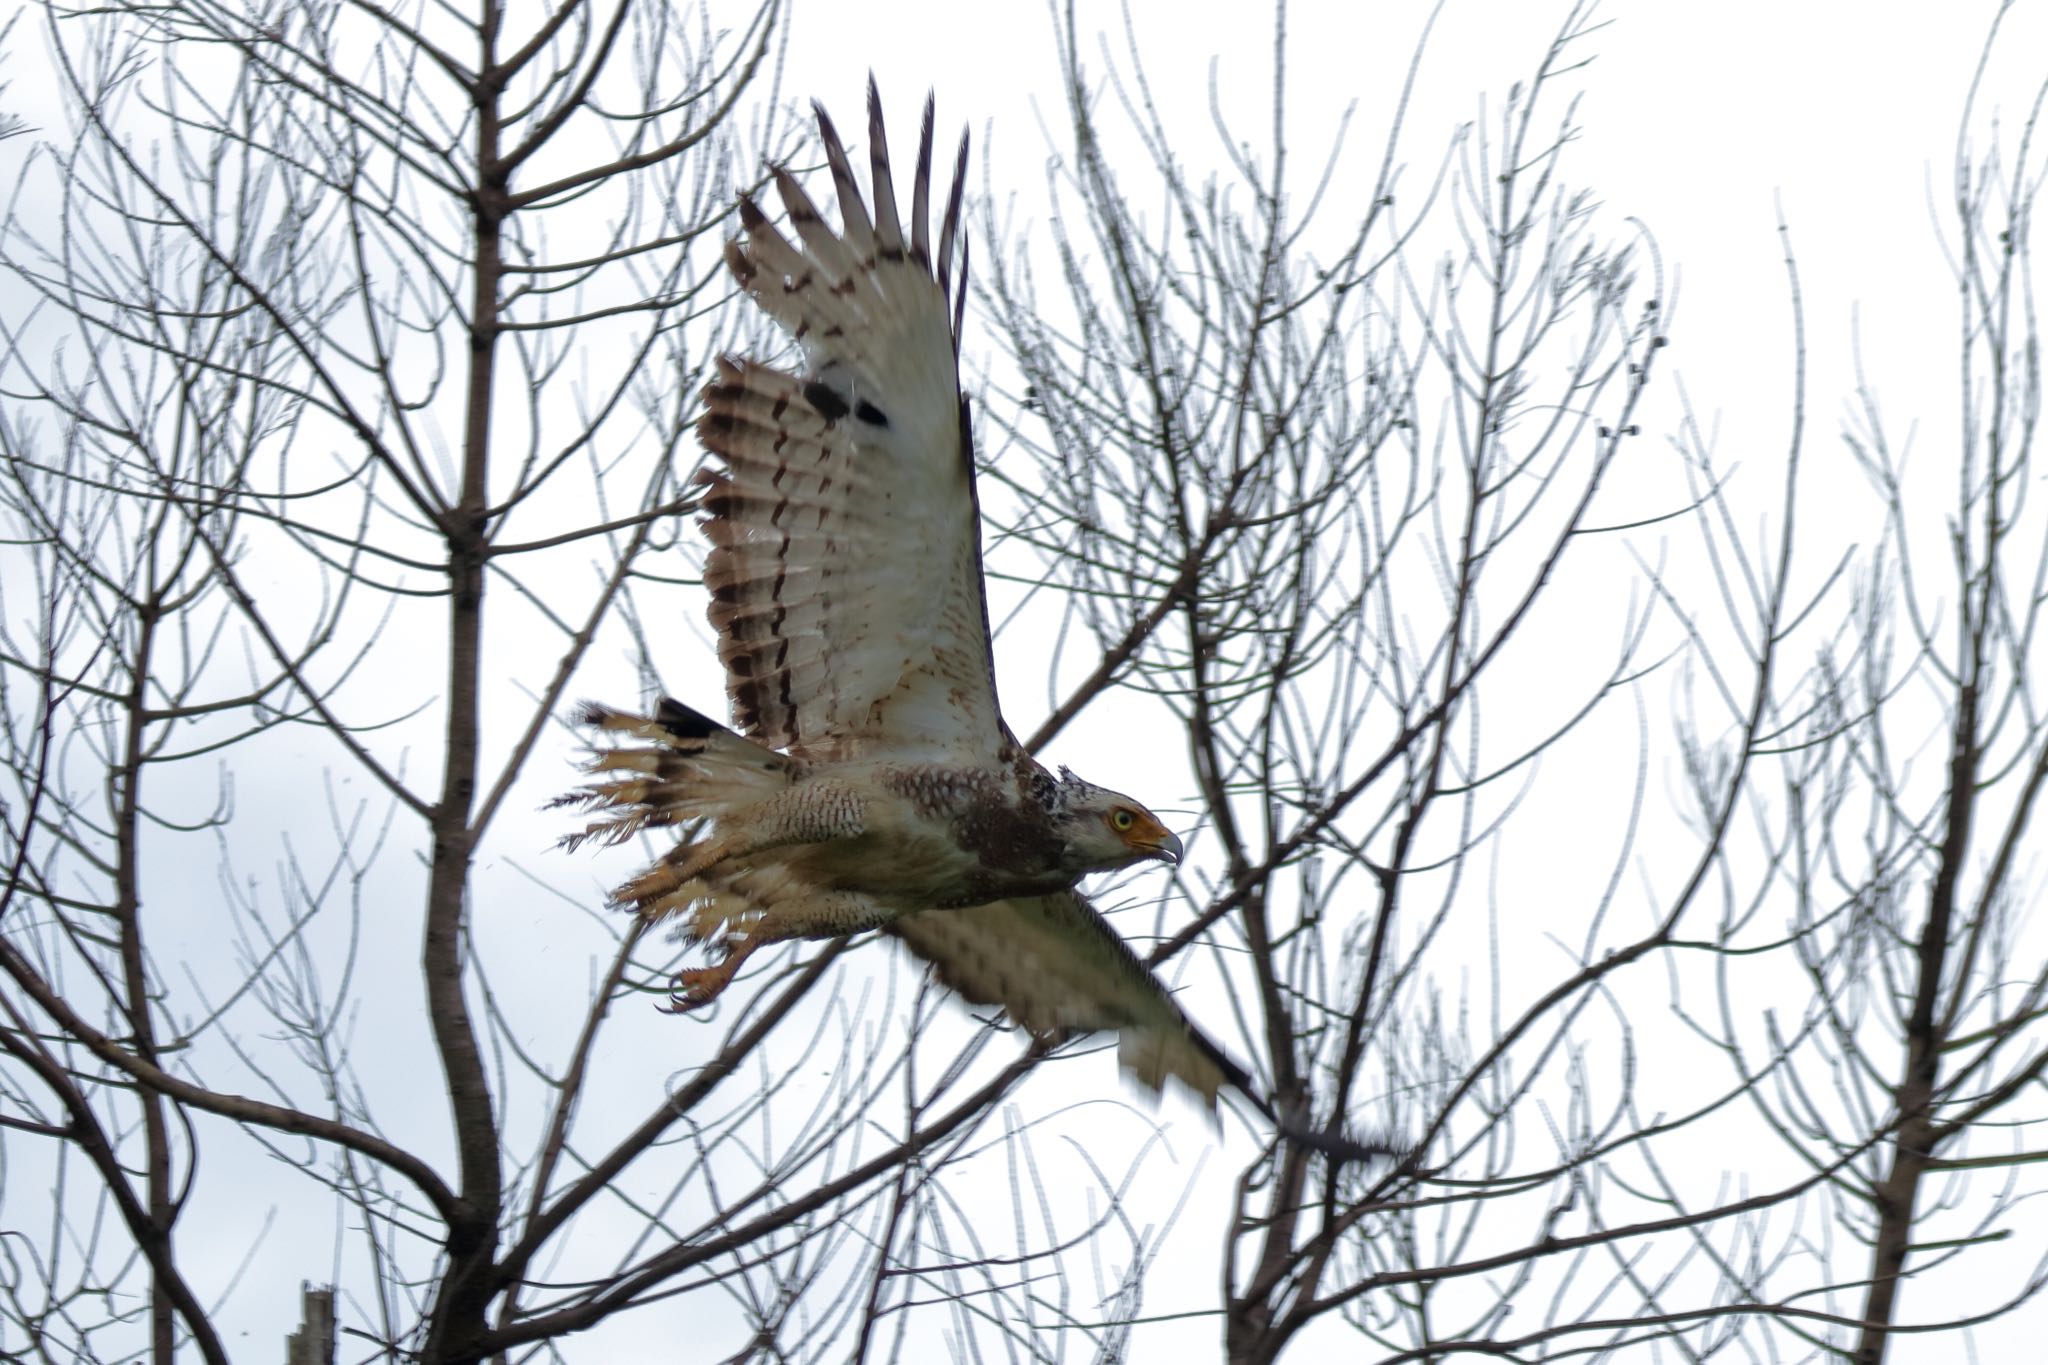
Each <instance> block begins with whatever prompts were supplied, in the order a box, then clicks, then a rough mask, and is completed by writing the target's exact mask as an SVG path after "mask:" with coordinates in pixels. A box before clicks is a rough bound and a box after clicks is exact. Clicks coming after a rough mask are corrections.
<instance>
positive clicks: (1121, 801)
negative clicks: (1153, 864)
mask: <svg viewBox="0 0 2048 1365" xmlns="http://www.w3.org/2000/svg"><path fill="white" fill-rule="evenodd" d="M1052 808H1053V827H1054V829H1055V830H1056V831H1057V832H1058V834H1059V837H1060V841H1061V843H1062V845H1063V848H1062V856H1061V861H1062V862H1063V863H1064V864H1065V865H1066V867H1067V869H1068V870H1069V871H1072V872H1074V873H1075V874H1077V875H1078V874H1080V873H1083V872H1109V871H1113V870H1115V869H1116V868H1119V867H1129V866H1130V865H1131V864H1132V863H1136V862H1142V861H1144V860H1145V859H1147V858H1157V859H1158V860H1159V861H1160V862H1162V863H1178V862H1179V861H1180V854H1181V848H1180V840H1179V839H1176V838H1175V837H1174V836H1173V831H1172V830H1170V829H1168V828H1167V827H1166V826H1165V825H1163V824H1161V823H1160V822H1159V817H1158V816H1156V815H1154V814H1153V813H1152V812H1151V811H1149V810H1146V809H1145V808H1144V807H1143V806H1141V805H1139V804H1138V803H1137V802H1136V801H1133V800H1132V799H1131V798H1130V797H1128V796H1125V795H1124V794H1123V793H1122V792H1113V791H1110V790H1108V789H1107V788H1104V787H1098V786H1096V785H1095V784H1094V783H1092V782H1084V781H1082V780H1081V779H1080V778H1078V777H1076V776H1074V774H1073V773H1072V772H1070V771H1069V770H1067V769H1065V768H1061V769H1060V780H1059V783H1058V785H1057V786H1056V787H1055V788H1054V794H1053V801H1052Z"/></svg>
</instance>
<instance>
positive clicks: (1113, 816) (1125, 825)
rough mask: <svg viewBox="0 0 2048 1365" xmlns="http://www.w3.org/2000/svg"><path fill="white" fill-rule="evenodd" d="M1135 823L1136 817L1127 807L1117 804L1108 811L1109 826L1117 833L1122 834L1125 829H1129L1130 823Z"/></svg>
mask: <svg viewBox="0 0 2048 1365" xmlns="http://www.w3.org/2000/svg"><path fill="white" fill-rule="evenodd" d="M1137 823H1138V817H1137V816H1135V815H1133V814H1132V813H1131V811H1130V809H1129V807H1126V806H1118V807H1117V808H1116V809H1115V810H1113V811H1111V812H1110V813H1109V827H1110V828H1111V829H1113V830H1115V831H1116V832H1117V833H1118V834H1122V833H1123V832H1124V831H1125V830H1127V829H1129V828H1130V827H1131V826H1132V825H1135V824H1137Z"/></svg>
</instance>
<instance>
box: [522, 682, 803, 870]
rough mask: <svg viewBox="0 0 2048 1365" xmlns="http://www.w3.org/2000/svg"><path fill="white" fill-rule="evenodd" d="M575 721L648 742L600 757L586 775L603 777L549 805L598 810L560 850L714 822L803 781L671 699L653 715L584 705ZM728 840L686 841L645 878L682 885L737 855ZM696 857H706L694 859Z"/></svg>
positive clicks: (789, 763)
mask: <svg viewBox="0 0 2048 1365" xmlns="http://www.w3.org/2000/svg"><path fill="white" fill-rule="evenodd" d="M578 719H579V720H581V721H582V722H583V723H584V724H586V725H593V726H596V727H597V728H598V729H600V730H608V731H612V732H614V733H619V734H625V735H632V736H634V737H636V738H639V739H644V740H649V741H652V743H650V744H648V745H645V746H642V745H620V746H619V747H617V748H614V749H607V750H605V751H603V752H602V753H600V754H598V755H597V757H596V758H594V759H592V760H591V762H590V765H589V768H588V771H590V772H591V773H593V774H603V775H604V776H603V777H602V778H601V780H599V781H595V782H592V783H590V784H588V785H587V786H585V787H583V788H582V789H581V790H579V791H574V792H571V793H569V794H568V795H567V796H564V797H561V798H560V799H558V800H557V801H556V802H555V803H554V804H556V805H558V806H563V805H575V806H582V807H584V808H585V809H588V810H593V811H595V812H597V818H595V819H593V820H592V821H591V822H590V823H589V824H588V825H586V826H584V827H583V828H582V829H581V830H578V831H577V832H575V833H573V834H570V835H568V836H566V837H565V838H564V839H563V840H562V844H563V847H565V848H575V847H576V846H578V845H579V844H583V843H587V842H589V841H591V840H598V841H600V842H603V843H607V844H616V843H620V842H623V841H624V840H626V839H629V838H631V837H632V836H633V835H635V834H638V833H639V832H640V831H642V830H644V829H657V828H661V827H663V826H666V825H679V824H685V823H688V822H690V821H692V820H708V821H712V822H714V823H715V822H716V821H717V820H718V818H719V817H720V816H722V815H730V814H732V813H733V812H735V811H738V810H741V809H744V808H745V807H748V806H752V805H754V804H756V803H758V802H760V801H764V800H766V799H768V798H769V797H772V796H774V795H775V794H776V793H777V792H779V791H781V790H783V789H784V788H785V787H787V786H789V785H790V783H791V782H793V781H795V780H796V779H797V778H798V777H799V776H801V767H800V765H799V764H798V763H797V762H796V761H795V760H794V759H790V758H787V757H785V756H783V755H782V754H778V753H776V752H775V751H774V750H772V749H764V748H762V747H761V746H760V745H758V744H755V743H754V742H753V741H751V740H748V739H744V738H742V737H741V736H739V735H736V734H734V733H733V732H732V731H730V730H728V729H726V728H725V727H724V726H723V725H720V724H719V723H718V722H717V721H714V720H712V719H710V718H709V717H707V716H704V715H702V714H700V713H699V712H696V711H693V710H691V709H690V708H689V707H687V706H684V705H683V704H682V703H681V702H679V701H675V700H673V699H671V698H667V697H664V698H662V701H661V705H660V706H659V707H658V708H656V710H655V713H654V714H653V715H652V716H637V715H633V714H631V713H630V712H625V711H614V710H612V709H611V708H610V707H607V706H601V705H598V704H597V703H595V702H589V703H586V704H585V705H584V706H583V707H582V709H581V711H580V712H579V714H578ZM726 843H727V841H725V840H722V839H719V838H717V837H713V838H710V839H704V840H691V841H689V842H687V843H685V844H683V845H681V846H680V847H679V848H678V849H677V850H675V853H673V854H671V855H670V856H671V857H672V858H675V861H674V863H672V864H671V863H670V862H669V860H668V859H664V860H663V865H662V866H659V867H657V868H655V869H653V870H652V871H650V872H649V873H648V874H647V875H648V876H649V877H652V876H654V875H655V874H656V873H668V874H671V875H672V876H673V877H674V879H675V880H676V881H677V882H681V881H687V880H688V879H690V878H692V877H694V876H696V875H697V874H698V873H699V872H702V871H703V870H704V868H706V867H708V866H710V864H711V862H713V861H716V860H717V859H718V858H721V857H724V856H726V855H728V854H730V853H733V852H736V851H739V850H737V849H735V848H730V847H726V846H725V845H726ZM700 852H701V853H702V854H704V855H706V856H704V857H702V858H700V857H698V856H696V855H697V854H699V853H700ZM677 855H680V856H677ZM693 864H694V865H693Z"/></svg>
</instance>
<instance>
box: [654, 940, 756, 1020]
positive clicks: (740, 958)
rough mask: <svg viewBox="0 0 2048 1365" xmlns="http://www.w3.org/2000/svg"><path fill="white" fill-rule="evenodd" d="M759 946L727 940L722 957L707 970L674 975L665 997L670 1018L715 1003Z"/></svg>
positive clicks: (751, 941) (693, 969) (753, 943)
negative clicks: (670, 988) (671, 986)
mask: <svg viewBox="0 0 2048 1365" xmlns="http://www.w3.org/2000/svg"><path fill="white" fill-rule="evenodd" d="M758 946H760V945H759V944H758V943H757V942H756V941H755V940H754V939H751V938H741V939H731V940H728V941H727V943H726V949H725V956H724V957H723V958H722V959H720V960H719V961H718V962H715V963H713V964H712V965H711V966H709V967H686V968H684V969H683V970H682V971H680V972H677V973H676V978H675V982H674V986H673V989H672V990H671V991H670V993H669V998H668V1005H667V1007H666V1008H667V1009H668V1011H669V1013H671V1014H681V1013H683V1012H685V1011H687V1010H694V1009H702V1008H703V1007H704V1006H706V1005H708V1004H710V1003H711V1002H712V1001H713V1000H716V999H717V998H718V997H719V995H720V993H722V992H723V991H724V990H725V988H726V987H727V986H729V985H730V984H732V978H733V975H734V974H735V973H736V972H738V971H739V969H740V964H741V963H742V962H745V961H746V960H747V958H748V956H749V955H750V954H752V953H753V951H754V949H755V948H757V947H758Z"/></svg>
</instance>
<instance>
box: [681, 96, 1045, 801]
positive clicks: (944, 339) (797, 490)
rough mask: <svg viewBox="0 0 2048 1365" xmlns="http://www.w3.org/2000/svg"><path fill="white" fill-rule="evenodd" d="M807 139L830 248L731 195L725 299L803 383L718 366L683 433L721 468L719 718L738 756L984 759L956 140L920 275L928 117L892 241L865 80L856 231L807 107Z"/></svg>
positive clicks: (710, 520) (983, 678)
mask: <svg viewBox="0 0 2048 1365" xmlns="http://www.w3.org/2000/svg"><path fill="white" fill-rule="evenodd" d="M818 129H819V132H820V133H821V134H822V135H823V138H824V142H825V152H826V156H827V159H828V160H829V161H830V163H831V167H832V178H833V181H834V183H835V185H836V186H837V188H838V196H839V212H840V217H841V219H842V227H841V230H840V231H838V232H834V231H833V230H832V229H831V227H829V226H828V225H827V224H826V223H825V222H824V221H823V219H822V218H820V217H819V214H818V211H817V209H816V208H815V207H814V206H813V205H812V203H811V201H810V199H809V197H808V196H806V195H805V193H804V191H803V188H802V187H801V186H800V185H798V184H797V182H796V181H795V180H794V179H793V178H791V176H790V175H789V174H788V173H787V172H786V171H783V170H780V169H777V170H776V171H775V185H776V189H777V191H778V193H779V194H780V196H781V199H782V202H783V205H784V207H785V208H786V209H787V210H788V214H789V221H790V225H791V226H792V227H793V228H794V229H795V233H796V237H797V239H798V240H797V244H792V243H791V242H790V241H789V240H788V239H787V238H785V237H784V236H783V235H782V234H781V233H780V232H778V231H777V230H776V229H775V227H774V226H773V225H772V224H771V223H770V222H769V221H768V218H767V216H766V215H765V214H763V213H762V212H761V210H760V209H759V208H758V207H756V206H755V205H754V203H753V202H752V201H750V200H748V199H745V198H742V199H741V200H740V221H741V224H742V226H743V228H744V230H745V240H744V241H734V242H731V243H729V244H728V245H727V247H726V262H727V264H728V265H729V266H730V268H731V270H732V273H733V275H734V276H735V277H736V278H737V279H738V280H739V282H740V284H741V286H742V287H744V288H745V290H746V291H747V293H748V294H749V295H751V296H752V297H753V299H754V300H755V302H757V303H758V304H759V305H760V306H761V308H762V309H763V310H764V311H765V312H767V313H768V315H769V316H770V317H772V318H774V319H775V320H776V322H778V323H780V324H781V325H782V327H783V329H784V330H785V331H787V332H788V333H789V334H790V335H791V336H792V337H794V338H795V339H796V341H797V342H798V344H799V346H800V347H801V349H802V351H803V355H804V362H805V364H804V370H803V373H801V374H792V373H787V372H784V371H782V370H777V369H773V368H771V367H769V366H765V365H760V364H756V363H753V362H750V361H744V360H735V359H727V360H723V361H721V362H720V364H719V371H718V377H717V379H716V380H715V381H714V382H713V383H712V384H711V385H710V386H709V387H708V388H707V389H706V390H705V395H704V396H705V408H706V411H705V413H704V416H703V418H702V420H701V421H700V422H699V424H698V433H699V436H700V438H701V439H702V441H703V443H704V445H705V447H706V448H707V449H709V450H710V451H712V452H713V453H714V454H715V455H717V456H719V457H720V459H721V460H722V462H723V465H724V467H723V468H722V469H714V470H711V471H707V472H706V473H705V474H704V475H702V476H701V477H702V478H703V480H704V481H705V483H707V484H708V485H709V487H708V488H707V489H706V491H705V494H704V498H703V509H704V512H705V513H706V520H705V522H704V532H705V535H706V536H707V537H708V538H709V539H710V541H711V545H712V549H711V553H710V556H709V558H708V559H707V561H706V563H705V567H704V582H705V585H706V586H707V587H708V588H709V589H710V590H711V623H712V625H713V626H714V627H716V628H717V630H718V634H719V657H720V658H721V659H722V660H723V661H724V663H725V666H726V681H727V690H728V691H729V692H730V693H731V696H732V704H733V714H734V718H735V720H736V722H737V724H738V726H739V728H740V730H741V731H742V732H744V733H745V734H746V735H747V736H748V737H749V738H751V739H754V740H757V741H759V742H760V743H762V744H765V745H768V746H770V747H771V748H777V749H787V750H790V751H792V752H795V753H797V754H799V755H801V756H805V757H817V758H826V759H833V758H847V757H852V756H855V755H875V754H891V755H895V754H900V755H902V756H903V757H904V758H905V759H908V760H919V759H937V760H942V761H943V760H959V759H960V758H962V757H971V758H972V759H974V760H975V761H977V762H981V763H987V762H991V761H993V760H994V758H995V756H996V754H997V753H998V751H999V750H1000V749H1001V748H1002V747H1003V746H1004V743H1005V740H1006V738H1007V735H1006V732H1005V731H1004V729H1003V724H1002V718H1001V716H1000V714H999V713H998V711H997V707H996V694H995V678H994V674H993V672H992V670H991V668H990V665H989V639H988V610H987V606H986V604H985V602H984V599H983V590H982V578H981V540H980V526H979V519H980V517H979V511H978V509H977V507H976V504H975V496H974V448H973V442H972V439H971V434H970V431H969V426H968V413H967V401H966V399H965V398H964V397H962V396H961V393H960V380H959V366H958V358H957V340H956V332H957V328H958V325H959V317H960V308H961V303H962V301H963V300H964V298H965V293H966V283H965V281H966V274H967V251H966V246H965V243H964V241H962V240H960V238H959V222H960V197H961V181H962V178H963V176H964V173H965V169H966V160H967V142H966V139H965V138H964V137H963V138H962V139H961V143H960V160H959V163H958V165H957V166H956V168H955V172H954V180H953V189H952V194H951V196H950V198H949V199H948V201H947V204H946V209H945V215H944V220H943V226H942V228H941V230H940V234H939V244H938V254H937V255H936V256H934V255H933V254H932V249H931V243H930V239H929V236H928V233H927V226H926V222H927V218H928V216H929V203H930V185H931V152H932V106H931V104H930V103H929V102H927V103H926V105H925V115H924V132H923V136H922V138H921V139H920V142H919V146H918V157H917V173H916V178H915V180H914V182H913V190H912V196H911V213H910V223H909V230H910V236H909V240H908V241H906V240H905V239H904V228H903V225H902V223H901V222H900V221H899V219H898V216H897V204H896V190H895V186H894V183H893V181H892V179H891V177H890V172H889V157H888V148H887V144H886V142H885V140H884V138H883V131H882V112H881V103H880V100H879V98H878V97H877V95H876V92H875V87H874V85H873V83H872V82H870V83H869V86H868V141H869V150H870V155H871V164H872V167H873V172H872V174H873V182H874V213H873V215H872V217H871V216H870V214H869V212H868V208H867V206H866V205H865V204H864V203H863V202H862V200H861V196H860V190H859V187H858V186H857V185H856V184H855V183H854V178H853V170H852V167H851V166H850V165H849V164H848V162H847V158H846V150H845V148H844V147H843V146H842V145H841V143H840V141H839V136H838V134H837V132H836V131H835V130H834V129H833V126H832V122H831V120H830V119H829V118H827V117H826V116H825V112H824V110H823V109H822V108H821V109H819V110H818ZM956 246H957V250H958V257H959V272H958V275H957V276H956V275H955V274H954V272H953V269H952V263H953V259H954V255H955V251H956Z"/></svg>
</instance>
